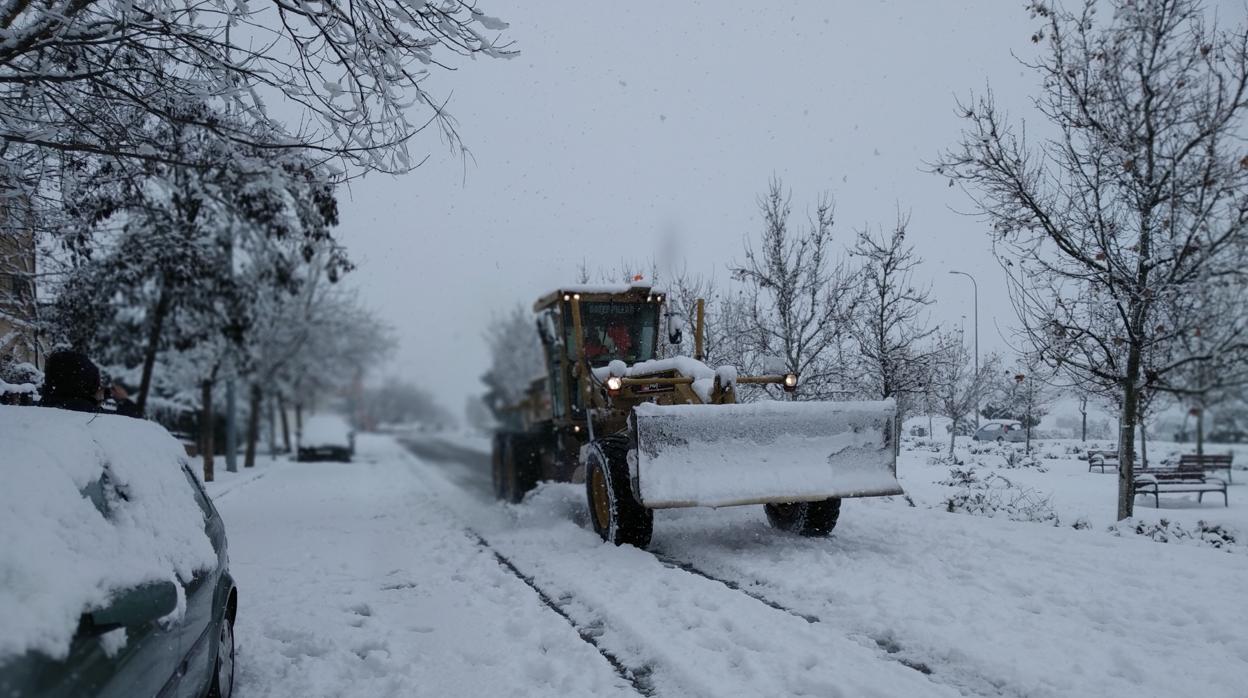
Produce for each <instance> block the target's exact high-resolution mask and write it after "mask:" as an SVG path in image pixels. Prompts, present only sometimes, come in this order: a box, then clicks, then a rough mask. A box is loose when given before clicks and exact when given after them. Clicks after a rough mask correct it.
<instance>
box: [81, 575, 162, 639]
mask: <svg viewBox="0 0 1248 698" xmlns="http://www.w3.org/2000/svg"><path fill="white" fill-rule="evenodd" d="M177 607H178V587H177V585H176V584H174V583H173V582H171V581H168V580H165V581H160V582H148V583H146V584H140V585H138V586H136V587H131V588H129V589H126V590H124V591H122V592H120V593H117V594H114V595H113V597H112V598H111V599H109V603H108V605H107V606H105V607H104V608H102V609H100V610H98V611H92V612H90V613H88V614H87V619H88V620H89V621H90V623H89V625H90V627H91V628H92V629H93V630H94V631H96V632H101V633H103V632H108V631H109V630H113V629H116V628H122V627H129V626H136V625H145V624H147V623H151V622H152V621H154V620H157V619H159V618H164V617H165V616H167V615H169V614H170V613H173V612H174V610H175V609H177Z"/></svg>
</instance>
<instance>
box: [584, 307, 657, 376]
mask: <svg viewBox="0 0 1248 698" xmlns="http://www.w3.org/2000/svg"><path fill="white" fill-rule="evenodd" d="M657 313H658V306H656V305H654V304H652V303H613V302H605V303H582V304H581V324H582V326H583V327H584V330H585V358H586V359H587V360H588V361H589V363H590V365H591V366H605V365H606V364H608V363H609V362H611V361H613V360H616V359H619V360H620V361H624V362H625V363H629V364H633V363H637V362H639V361H649V360H650V359H653V358H654V350H655V338H656V329H657V322H656V318H657ZM574 334H575V329H574V328H573V327H572V326H571V324H570V323H569V325H568V342H567V346H568V347H569V350H572V349H571V348H572V347H575V346H576V342H575V337H574Z"/></svg>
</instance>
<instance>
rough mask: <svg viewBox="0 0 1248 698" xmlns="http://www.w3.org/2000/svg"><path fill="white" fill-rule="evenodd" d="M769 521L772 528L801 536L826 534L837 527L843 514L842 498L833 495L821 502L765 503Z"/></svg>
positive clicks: (764, 506)
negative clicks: (837, 522) (837, 521)
mask: <svg viewBox="0 0 1248 698" xmlns="http://www.w3.org/2000/svg"><path fill="white" fill-rule="evenodd" d="M763 511H765V512H766V513H767V523H769V524H771V527H772V528H775V529H779V530H781V531H788V532H790V533H796V534H798V535H801V536H811V537H817V536H826V535H829V534H831V533H832V529H834V528H836V520H837V519H839V518H840V516H841V499H840V498H839V497H832V498H830V499H824V500H822V501H819V502H792V503H789V504H764V505H763Z"/></svg>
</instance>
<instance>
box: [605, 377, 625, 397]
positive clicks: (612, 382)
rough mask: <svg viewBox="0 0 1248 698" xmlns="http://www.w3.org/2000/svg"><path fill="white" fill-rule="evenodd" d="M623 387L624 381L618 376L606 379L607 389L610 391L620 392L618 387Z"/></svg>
mask: <svg viewBox="0 0 1248 698" xmlns="http://www.w3.org/2000/svg"><path fill="white" fill-rule="evenodd" d="M623 387H624V381H623V379H621V378H620V377H619V376H611V377H610V378H608V379H607V390H609V391H610V392H612V393H618V392H620V389H621V388H623Z"/></svg>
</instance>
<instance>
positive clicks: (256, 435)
mask: <svg viewBox="0 0 1248 698" xmlns="http://www.w3.org/2000/svg"><path fill="white" fill-rule="evenodd" d="M260 398H261V395H260V384H259V383H252V384H251V402H250V404H249V407H250V408H251V409H250V411H249V412H248V414H247V450H246V451H245V452H244V455H243V467H244V468H252V467H255V465H256V442H258V441H259V440H260V407H261V402H260Z"/></svg>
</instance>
